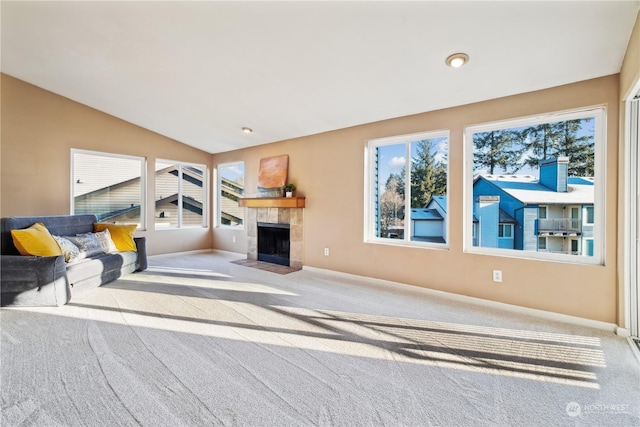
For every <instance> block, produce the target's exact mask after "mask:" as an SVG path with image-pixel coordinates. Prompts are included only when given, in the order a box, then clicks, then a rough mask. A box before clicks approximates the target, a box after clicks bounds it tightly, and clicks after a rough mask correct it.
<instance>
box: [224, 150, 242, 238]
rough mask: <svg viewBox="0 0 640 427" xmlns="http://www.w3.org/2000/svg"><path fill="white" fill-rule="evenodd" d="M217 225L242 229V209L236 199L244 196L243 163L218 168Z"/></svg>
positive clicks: (227, 164) (226, 164)
mask: <svg viewBox="0 0 640 427" xmlns="http://www.w3.org/2000/svg"><path fill="white" fill-rule="evenodd" d="M218 189H219V191H218V224H219V225H220V226H228V227H244V208H241V207H239V206H238V199H239V198H241V197H242V196H243V195H244V162H235V163H225V164H221V165H219V166H218Z"/></svg>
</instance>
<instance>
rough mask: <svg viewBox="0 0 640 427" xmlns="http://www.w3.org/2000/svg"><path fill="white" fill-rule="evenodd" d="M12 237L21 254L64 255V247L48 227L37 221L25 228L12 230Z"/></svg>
mask: <svg viewBox="0 0 640 427" xmlns="http://www.w3.org/2000/svg"><path fill="white" fill-rule="evenodd" d="M11 238H12V239H13V244H14V245H15V247H16V249H18V252H20V255H31V256H56V255H62V249H60V246H59V245H58V243H57V242H56V241H55V239H54V238H53V236H51V233H49V230H47V227H45V226H44V224H42V223H40V222H37V223H35V224H33V225H32V226H31V227H29V228H25V229H23V230H11Z"/></svg>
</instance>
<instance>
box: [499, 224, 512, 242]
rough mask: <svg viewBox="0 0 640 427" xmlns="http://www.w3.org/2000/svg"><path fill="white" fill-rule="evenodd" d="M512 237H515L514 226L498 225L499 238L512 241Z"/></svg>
mask: <svg viewBox="0 0 640 427" xmlns="http://www.w3.org/2000/svg"><path fill="white" fill-rule="evenodd" d="M512 236H513V225H511V224H499V225H498V237H502V238H508V239H510V238H511V237H512Z"/></svg>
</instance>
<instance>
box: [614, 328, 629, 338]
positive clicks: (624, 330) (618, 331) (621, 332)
mask: <svg viewBox="0 0 640 427" xmlns="http://www.w3.org/2000/svg"><path fill="white" fill-rule="evenodd" d="M616 335H618V336H621V337H630V336H631V331H630V330H629V329H627V328H621V327H620V326H617V327H616Z"/></svg>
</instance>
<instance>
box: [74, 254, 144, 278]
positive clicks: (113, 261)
mask: <svg viewBox="0 0 640 427" xmlns="http://www.w3.org/2000/svg"><path fill="white" fill-rule="evenodd" d="M137 258H138V254H136V253H135V252H115V253H110V254H105V253H102V254H100V255H96V256H94V257H91V258H85V259H83V260H81V261H78V262H75V263H73V264H67V278H68V279H69V283H70V284H73V283H77V282H79V281H82V280H85V279H87V278H88V277H94V276H97V277H100V276H102V277H104V276H105V275H106V274H107V273H108V272H110V271H116V270H117V271H119V270H121V269H122V267H123V266H126V265H130V264H135V262H136V259H137ZM103 283H104V281H103Z"/></svg>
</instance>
